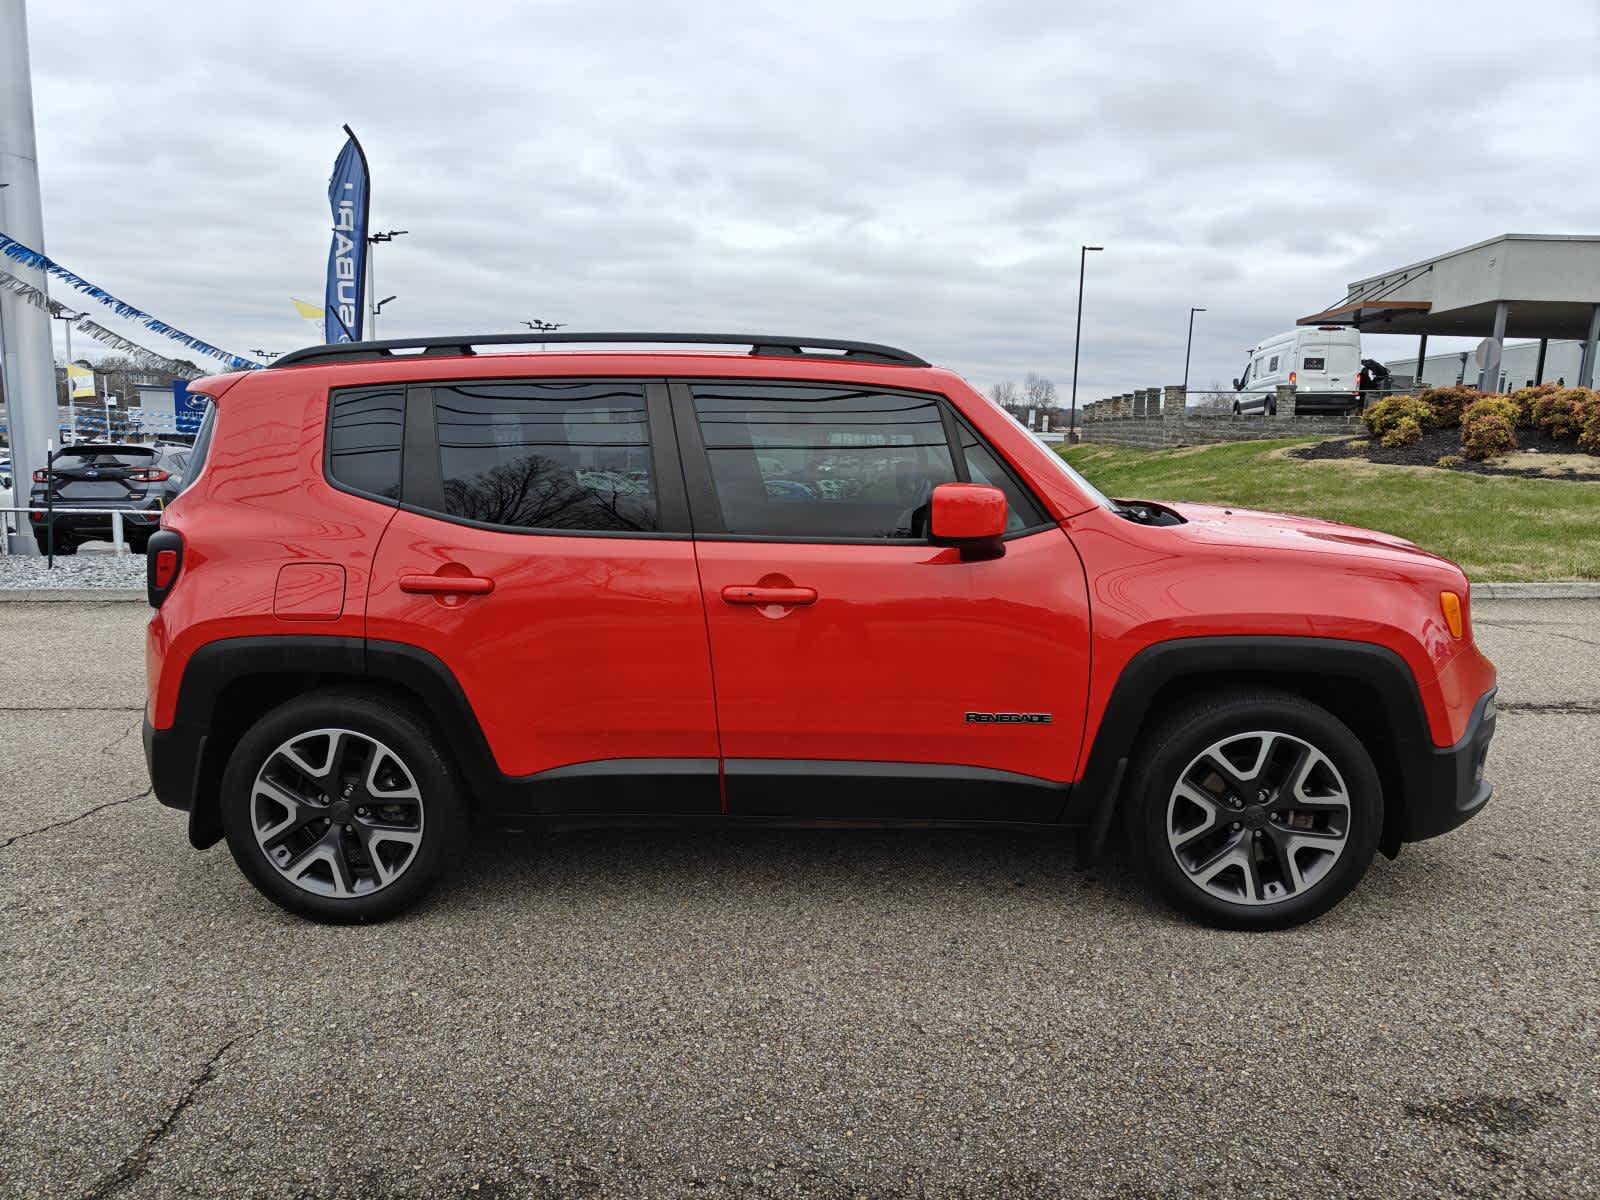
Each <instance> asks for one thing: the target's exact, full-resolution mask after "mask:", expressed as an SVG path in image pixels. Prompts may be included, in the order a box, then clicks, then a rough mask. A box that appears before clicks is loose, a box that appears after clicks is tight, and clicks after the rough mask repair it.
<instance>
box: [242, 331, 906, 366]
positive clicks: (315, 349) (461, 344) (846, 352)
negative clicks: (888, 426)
mask: <svg viewBox="0 0 1600 1200" xmlns="http://www.w3.org/2000/svg"><path fill="white" fill-rule="evenodd" d="M551 343H557V344H565V345H583V344H585V343H588V344H591V345H696V346H748V347H750V353H751V354H754V355H762V356H765V355H774V356H781V357H785V358H825V359H854V360H857V361H863V362H875V363H887V364H892V365H895V366H902V367H925V366H927V365H928V363H927V362H926V361H925V360H924V359H921V358H919V357H917V356H916V355H915V354H912V353H910V352H909V351H906V350H899V349H896V348H895V347H894V346H883V345H879V344H878V343H876V342H852V341H842V340H840V339H839V338H810V337H807V338H795V337H762V336H752V335H749V334H735V333H581V332H579V333H539V332H537V331H532V332H529V333H486V334H475V335H473V336H471V337H462V336H456V337H429V338H396V339H394V340H390V341H380V342H336V343H330V344H329V345H326V346H307V347H306V348H305V349H304V350H295V351H292V352H291V353H289V354H284V355H280V356H279V357H278V358H276V359H275V360H273V363H272V368H273V369H276V368H278V367H291V366H304V365H307V364H310V363H332V362H352V361H357V360H361V359H381V358H397V357H404V356H406V355H407V354H409V353H420V354H422V355H446V356H451V355H460V356H467V355H472V354H476V353H477V351H476V349H475V347H478V346H527V345H539V346H543V345H547V344H551ZM808 350H825V351H826V350H831V351H834V352H835V353H832V354H810V353H807V351H808ZM396 351H399V352H401V353H399V354H397V353H396Z"/></svg>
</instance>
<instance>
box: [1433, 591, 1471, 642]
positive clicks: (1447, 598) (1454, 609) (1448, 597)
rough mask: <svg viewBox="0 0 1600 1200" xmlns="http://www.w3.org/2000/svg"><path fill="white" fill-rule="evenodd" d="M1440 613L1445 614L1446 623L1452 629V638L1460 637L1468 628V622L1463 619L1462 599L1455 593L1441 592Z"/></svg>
mask: <svg viewBox="0 0 1600 1200" xmlns="http://www.w3.org/2000/svg"><path fill="white" fill-rule="evenodd" d="M1439 611H1440V612H1442V613H1443V614H1444V623H1445V624H1446V625H1448V626H1449V627H1450V636H1451V637H1460V636H1461V633H1462V630H1464V629H1465V628H1466V622H1465V621H1464V620H1463V619H1462V617H1461V597H1460V596H1458V595H1456V594H1455V593H1454V592H1440V593H1439Z"/></svg>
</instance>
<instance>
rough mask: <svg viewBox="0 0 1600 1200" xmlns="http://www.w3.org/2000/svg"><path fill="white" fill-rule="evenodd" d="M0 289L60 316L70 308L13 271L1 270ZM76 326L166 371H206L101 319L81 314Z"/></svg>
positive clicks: (185, 375) (188, 375) (192, 374)
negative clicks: (148, 346)
mask: <svg viewBox="0 0 1600 1200" xmlns="http://www.w3.org/2000/svg"><path fill="white" fill-rule="evenodd" d="M0 288H4V289H5V290H6V291H8V292H10V293H11V294H12V295H14V296H20V297H22V299H24V300H26V301H27V302H28V303H29V304H31V305H33V306H34V307H35V308H42V309H44V311H45V312H47V313H49V314H50V315H51V316H52V317H59V316H61V315H62V314H63V313H65V312H66V311H67V307H66V305H64V304H61V303H59V302H58V301H55V300H52V299H50V297H48V296H46V295H45V294H44V293H43V292H42V291H40V290H39V289H38V288H36V287H34V286H33V285H32V284H31V283H28V282H26V281H25V280H21V279H18V278H17V277H16V276H15V275H13V274H12V273H11V272H10V271H4V270H0ZM72 327H73V328H74V329H77V330H79V331H81V332H83V333H86V334H88V335H89V336H90V337H92V338H93V339H94V340H95V341H97V342H102V343H104V344H105V345H107V346H110V347H111V348H112V349H113V350H120V351H122V353H124V354H128V355H131V356H132V357H134V358H136V359H138V360H139V362H141V363H143V364H145V365H146V366H149V367H154V368H156V369H158V370H162V371H165V372H167V374H169V375H176V376H177V377H178V378H180V379H197V378H199V377H200V375H202V374H203V372H201V371H198V370H196V369H195V368H194V367H192V366H190V365H189V364H188V363H181V362H178V361H177V360H176V359H172V358H168V357H167V356H166V355H164V354H157V353H156V352H155V351H154V350H148V349H146V348H145V347H143V346H141V345H139V343H138V342H130V341H129V340H128V339H127V338H125V337H123V336H122V335H121V334H120V333H115V332H113V331H112V330H109V329H107V328H106V327H105V326H104V325H101V324H100V323H99V322H97V321H91V320H90V319H89V318H88V317H87V316H82V317H79V318H78V319H77V320H76V321H74V322H73V323H72ZM67 373H68V374H69V375H70V374H71V373H72V367H71V366H70V365H69V366H68V367H67ZM92 393H93V386H92V385H91V387H90V394H92ZM74 394H75V395H76V394H78V393H74Z"/></svg>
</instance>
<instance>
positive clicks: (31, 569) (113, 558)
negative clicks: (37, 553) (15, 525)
mask: <svg viewBox="0 0 1600 1200" xmlns="http://www.w3.org/2000/svg"><path fill="white" fill-rule="evenodd" d="M143 586H144V555H142V554H84V553H79V554H74V555H73V556H72V557H71V558H58V559H56V565H55V567H54V568H53V569H52V568H50V567H48V566H46V560H45V559H44V558H43V557H39V558H35V557H33V556H32V555H22V554H4V555H0V590H4V591H11V590H22V591H54V590H57V589H63V588H110V589H123V588H142V587H143Z"/></svg>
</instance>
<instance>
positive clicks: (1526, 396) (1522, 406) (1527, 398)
mask: <svg viewBox="0 0 1600 1200" xmlns="http://www.w3.org/2000/svg"><path fill="white" fill-rule="evenodd" d="M1560 390H1561V385H1560V384H1559V383H1541V384H1538V385H1536V386H1534V387H1525V388H1518V389H1517V390H1516V391H1514V392H1512V393H1511V398H1512V399H1513V400H1514V401H1516V404H1517V424H1518V425H1519V426H1531V425H1532V424H1533V406H1534V404H1535V403H1537V402H1538V400H1539V399H1540V397H1542V396H1553V395H1555V394H1556V393H1557V392H1559V391H1560Z"/></svg>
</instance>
